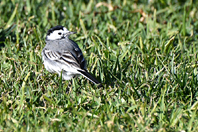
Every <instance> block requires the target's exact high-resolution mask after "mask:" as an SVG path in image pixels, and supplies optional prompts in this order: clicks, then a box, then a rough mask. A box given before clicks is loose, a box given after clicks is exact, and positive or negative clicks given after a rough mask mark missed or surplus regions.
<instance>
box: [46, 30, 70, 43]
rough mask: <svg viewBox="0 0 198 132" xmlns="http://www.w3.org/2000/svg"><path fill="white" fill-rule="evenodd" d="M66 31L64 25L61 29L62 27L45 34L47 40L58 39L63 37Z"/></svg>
mask: <svg viewBox="0 0 198 132" xmlns="http://www.w3.org/2000/svg"><path fill="white" fill-rule="evenodd" d="M68 32H69V31H68V30H67V28H65V27H64V28H63V30H62V29H60V30H54V31H53V32H52V33H50V34H49V35H47V40H58V39H61V38H63V37H65V36H66V34H67V33H68Z"/></svg>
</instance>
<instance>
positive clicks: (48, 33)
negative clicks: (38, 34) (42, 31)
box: [47, 25, 64, 35]
mask: <svg viewBox="0 0 198 132" xmlns="http://www.w3.org/2000/svg"><path fill="white" fill-rule="evenodd" d="M63 28H64V27H63V26H60V25H58V26H55V27H53V28H51V29H49V30H48V32H47V35H50V34H51V33H52V32H53V31H55V30H60V29H62V30H63Z"/></svg>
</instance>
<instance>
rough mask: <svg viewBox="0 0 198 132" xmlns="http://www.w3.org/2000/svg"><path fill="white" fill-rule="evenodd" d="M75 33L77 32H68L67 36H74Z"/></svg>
mask: <svg viewBox="0 0 198 132" xmlns="http://www.w3.org/2000/svg"><path fill="white" fill-rule="evenodd" d="M76 33H77V32H68V33H67V34H69V35H70V34H76Z"/></svg>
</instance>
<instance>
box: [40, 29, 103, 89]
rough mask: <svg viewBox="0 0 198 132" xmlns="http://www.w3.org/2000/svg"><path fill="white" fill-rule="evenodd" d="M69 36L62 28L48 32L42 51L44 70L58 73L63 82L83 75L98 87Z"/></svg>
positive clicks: (79, 51) (98, 83) (99, 84)
mask: <svg viewBox="0 0 198 132" xmlns="http://www.w3.org/2000/svg"><path fill="white" fill-rule="evenodd" d="M71 34H75V32H70V31H68V30H67V28H65V27H63V26H55V27H53V28H51V29H49V30H48V32H47V36H46V46H45V47H44V48H43V50H42V59H43V62H44V66H45V68H46V69H47V70H48V71H49V72H51V73H58V74H59V76H61V73H62V78H63V79H64V80H69V79H71V78H73V77H75V76H78V75H83V76H84V77H85V78H87V79H89V80H90V81H91V82H93V83H94V84H97V85H98V86H99V87H100V86H102V85H101V83H100V82H99V81H98V80H97V79H95V78H94V77H93V76H91V75H90V74H89V73H88V72H87V70H86V61H85V59H84V57H83V54H82V51H81V50H80V48H79V47H78V45H77V44H76V43H75V42H74V41H72V40H71V39H69V36H70V35H71Z"/></svg>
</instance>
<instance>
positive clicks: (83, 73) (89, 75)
mask: <svg viewBox="0 0 198 132" xmlns="http://www.w3.org/2000/svg"><path fill="white" fill-rule="evenodd" d="M78 71H79V72H80V73H81V74H82V75H83V76H84V77H85V78H87V79H89V80H90V81H91V82H93V83H94V84H96V85H98V87H102V84H101V83H100V82H99V81H98V80H97V79H95V78H94V77H93V76H92V75H91V74H90V73H88V72H87V71H81V70H78Z"/></svg>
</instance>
